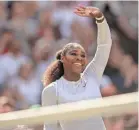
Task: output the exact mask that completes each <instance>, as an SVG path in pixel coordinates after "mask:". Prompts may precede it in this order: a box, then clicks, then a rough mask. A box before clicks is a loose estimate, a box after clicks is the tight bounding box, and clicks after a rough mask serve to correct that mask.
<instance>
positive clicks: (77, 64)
mask: <svg viewBox="0 0 139 130" xmlns="http://www.w3.org/2000/svg"><path fill="white" fill-rule="evenodd" d="M73 64H74V65H75V66H78V67H82V66H83V64H81V63H73Z"/></svg>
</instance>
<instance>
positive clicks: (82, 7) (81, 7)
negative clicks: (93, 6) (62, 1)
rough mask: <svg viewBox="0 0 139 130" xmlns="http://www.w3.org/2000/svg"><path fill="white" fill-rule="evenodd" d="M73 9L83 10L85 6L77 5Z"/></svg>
mask: <svg viewBox="0 0 139 130" xmlns="http://www.w3.org/2000/svg"><path fill="white" fill-rule="evenodd" d="M75 9H76V10H78V11H84V10H85V9H86V8H85V7H84V6H82V5H79V6H77V7H76V8H75Z"/></svg>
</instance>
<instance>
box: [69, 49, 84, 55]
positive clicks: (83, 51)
mask: <svg viewBox="0 0 139 130" xmlns="http://www.w3.org/2000/svg"><path fill="white" fill-rule="evenodd" d="M71 52H77V50H71V51H69V53H71ZM81 53H83V54H85V52H84V51H81Z"/></svg>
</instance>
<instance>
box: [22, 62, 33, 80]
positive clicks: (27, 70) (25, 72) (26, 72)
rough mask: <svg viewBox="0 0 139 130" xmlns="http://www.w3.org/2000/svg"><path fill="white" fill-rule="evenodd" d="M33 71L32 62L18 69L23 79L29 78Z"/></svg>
mask: <svg viewBox="0 0 139 130" xmlns="http://www.w3.org/2000/svg"><path fill="white" fill-rule="evenodd" d="M32 71H33V65H32V64H25V65H23V66H22V67H21V69H20V76H21V77H22V78H24V79H29V78H30V76H31V74H32Z"/></svg>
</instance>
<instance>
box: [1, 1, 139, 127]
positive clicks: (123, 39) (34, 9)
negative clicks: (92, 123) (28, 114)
mask: <svg viewBox="0 0 139 130" xmlns="http://www.w3.org/2000/svg"><path fill="white" fill-rule="evenodd" d="M79 4H82V5H85V6H86V5H87V6H96V7H98V8H100V9H101V10H102V12H103V13H104V15H105V17H106V18H107V21H108V24H109V26H110V29H111V34H112V40H113V45H112V50H111V53H110V57H109V61H108V64H107V67H106V69H105V72H104V76H103V77H102V82H101V88H105V91H106V95H103V96H111V95H113V94H122V93H129V92H136V91H137V90H138V84H137V83H138V1H117V2H113V1H101V2H100V1H98V2H96V1H76V2H75V1H36V2H35V1H30V2H29V1H26V2H21V1H20V2H17V1H9V2H8V1H5V2H2V1H1V2H0V113H6V112H11V111H17V110H23V109H28V108H31V107H32V106H34V105H41V92H42V89H43V86H42V83H41V80H42V75H43V73H44V71H45V70H46V69H47V66H48V65H49V64H50V63H51V62H53V61H54V60H55V53H56V52H57V51H58V50H59V49H61V47H62V46H63V45H65V44H67V43H69V42H78V43H80V44H81V45H82V46H83V47H84V48H85V50H86V52H87V55H88V59H89V60H88V62H89V61H90V60H91V59H92V58H93V57H94V54H95V51H96V46H97V43H96V37H97V28H96V24H95V20H94V19H90V18H83V17H79V16H77V15H75V14H74V13H73V10H74V8H75V7H76V6H77V5H79ZM111 88H113V89H111ZM105 124H106V126H107V130H137V113H136V112H134V113H130V114H129V115H125V116H122V117H118V118H116V119H115V118H114V119H113V118H112V119H111V118H110V119H105ZM41 127H42V126H41V125H40V126H35V127H31V128H28V129H32V130H33V129H34V130H41V129H42V128H41ZM13 129H14V128H13ZM13 129H12V130H13ZM17 129H20V130H21V129H24V130H25V129H27V128H24V127H23V126H20V127H19V128H16V130H17ZM0 130H1V128H0ZM2 130H11V128H9V129H8V128H5V129H2Z"/></svg>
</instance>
